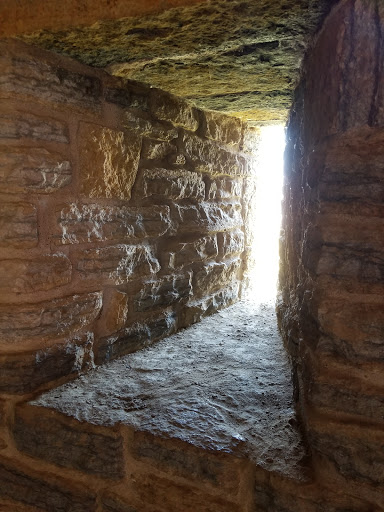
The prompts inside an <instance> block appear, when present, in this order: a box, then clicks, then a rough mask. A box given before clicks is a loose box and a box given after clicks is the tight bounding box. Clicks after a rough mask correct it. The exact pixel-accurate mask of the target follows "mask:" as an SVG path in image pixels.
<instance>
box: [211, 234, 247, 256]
mask: <svg viewBox="0 0 384 512" xmlns="http://www.w3.org/2000/svg"><path fill="white" fill-rule="evenodd" d="M217 241H218V246H219V248H220V254H221V256H222V257H227V256H232V255H235V254H240V253H241V252H243V251H244V233H243V231H227V232H224V233H218V234H217Z"/></svg>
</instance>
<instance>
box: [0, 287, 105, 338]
mask: <svg viewBox="0 0 384 512" xmlns="http://www.w3.org/2000/svg"><path fill="white" fill-rule="evenodd" d="M100 309H101V293H99V292H94V293H83V294H79V295H70V296H67V297H63V298H60V299H53V300H49V301H44V302H38V303H36V304H31V303H29V304H2V305H0V342H1V343H3V344H13V343H20V342H23V341H29V340H54V339H55V338H57V337H60V336H64V335H68V334H70V333H74V332H77V331H78V330H80V329H81V328H83V327H85V326H87V325H89V324H90V323H91V322H92V321H93V320H94V319H95V318H96V317H97V315H98V314H99V311H100Z"/></svg>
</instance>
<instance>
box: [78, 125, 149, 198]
mask: <svg viewBox="0 0 384 512" xmlns="http://www.w3.org/2000/svg"><path fill="white" fill-rule="evenodd" d="M78 139H79V154H80V182H81V192H82V194H84V195H85V196H87V197H97V198H103V197H105V198H112V199H130V197H131V190H132V187H133V184H134V182H135V179H136V173H137V168H138V164H139V159H140V151H141V137H140V136H139V135H138V134H136V133H135V132H133V131H130V132H128V131H124V132H122V131H116V130H111V129H109V128H105V127H103V126H99V125H96V124H91V123H80V127H79V133H78Z"/></svg>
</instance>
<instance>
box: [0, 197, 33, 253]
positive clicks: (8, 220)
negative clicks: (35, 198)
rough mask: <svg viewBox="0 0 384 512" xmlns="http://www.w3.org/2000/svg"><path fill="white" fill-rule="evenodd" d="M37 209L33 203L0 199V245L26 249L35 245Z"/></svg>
mask: <svg viewBox="0 0 384 512" xmlns="http://www.w3.org/2000/svg"><path fill="white" fill-rule="evenodd" d="M37 243H38V234H37V211H36V208H35V206H34V205H33V204H31V203H25V202H18V203H9V202H6V201H2V202H1V204H0V247H2V248H14V249H28V248H30V247H36V245H37Z"/></svg>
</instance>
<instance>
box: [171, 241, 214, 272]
mask: <svg viewBox="0 0 384 512" xmlns="http://www.w3.org/2000/svg"><path fill="white" fill-rule="evenodd" d="M217 255H218V248H217V239H216V236H215V235H211V236H204V237H201V238H198V239H197V240H194V241H193V242H180V243H178V244H176V245H175V246H174V247H172V252H171V253H170V255H169V266H170V267H171V268H179V267H183V266H185V265H189V264H190V263H194V262H197V261H205V260H207V259H209V258H215V257H216V256H217Z"/></svg>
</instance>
